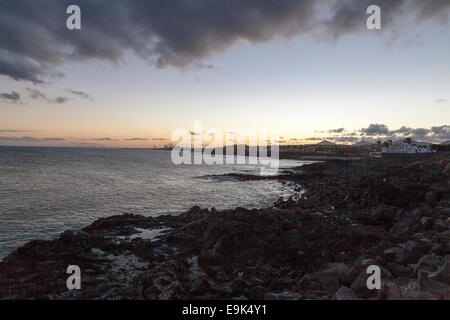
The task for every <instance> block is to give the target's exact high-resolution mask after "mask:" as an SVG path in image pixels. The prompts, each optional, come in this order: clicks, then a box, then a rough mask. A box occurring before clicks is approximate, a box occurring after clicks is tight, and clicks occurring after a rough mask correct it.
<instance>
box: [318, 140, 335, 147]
mask: <svg viewBox="0 0 450 320" xmlns="http://www.w3.org/2000/svg"><path fill="white" fill-rule="evenodd" d="M317 145H318V146H336V143H333V142H331V141H328V140H323V141H321V142H319V143H318V144H317Z"/></svg>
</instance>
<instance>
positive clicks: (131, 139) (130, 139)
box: [124, 138, 148, 141]
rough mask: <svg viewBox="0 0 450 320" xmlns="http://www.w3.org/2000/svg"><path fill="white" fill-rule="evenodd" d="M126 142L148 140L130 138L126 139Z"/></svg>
mask: <svg viewBox="0 0 450 320" xmlns="http://www.w3.org/2000/svg"><path fill="white" fill-rule="evenodd" d="M124 140H125V141H147V140H148V139H146V138H128V139H124Z"/></svg>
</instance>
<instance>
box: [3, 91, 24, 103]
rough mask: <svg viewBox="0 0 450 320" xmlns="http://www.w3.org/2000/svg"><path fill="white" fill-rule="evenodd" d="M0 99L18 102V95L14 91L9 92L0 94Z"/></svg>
mask: <svg viewBox="0 0 450 320" xmlns="http://www.w3.org/2000/svg"><path fill="white" fill-rule="evenodd" d="M0 99H3V100H7V101H10V102H18V101H19V100H20V94H19V93H17V92H15V91H11V93H0Z"/></svg>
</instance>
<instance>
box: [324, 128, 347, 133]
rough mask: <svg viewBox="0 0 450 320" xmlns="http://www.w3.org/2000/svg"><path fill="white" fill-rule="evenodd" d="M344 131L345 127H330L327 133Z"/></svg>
mask: <svg viewBox="0 0 450 320" xmlns="http://www.w3.org/2000/svg"><path fill="white" fill-rule="evenodd" d="M344 131H345V128H339V129H331V130H328V132H329V133H342V132H344Z"/></svg>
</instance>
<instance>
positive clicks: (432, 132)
mask: <svg viewBox="0 0 450 320" xmlns="http://www.w3.org/2000/svg"><path fill="white" fill-rule="evenodd" d="M329 131H330V130H329ZM357 132H359V136H360V138H362V139H364V140H365V141H375V140H377V139H382V140H387V139H391V140H393V141H397V140H403V139H404V138H407V137H411V138H413V139H414V140H416V141H423V142H442V141H446V140H449V139H450V126H449V125H442V126H435V127H431V128H430V129H427V128H410V127H407V126H402V127H400V128H399V129H396V130H389V128H388V126H387V125H385V124H378V123H375V124H370V125H369V126H368V127H367V128H363V129H361V130H359V131H357ZM313 139H327V140H333V141H336V142H356V141H359V138H356V136H355V135H352V134H346V133H345V132H344V133H343V134H342V135H335V136H333V137H326V138H309V139H307V140H313Z"/></svg>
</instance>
